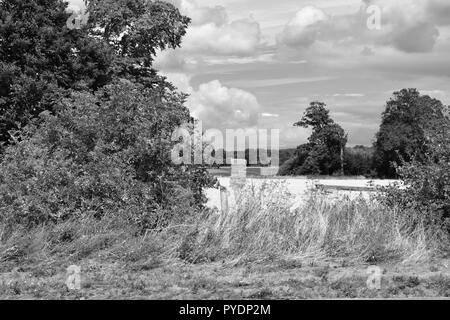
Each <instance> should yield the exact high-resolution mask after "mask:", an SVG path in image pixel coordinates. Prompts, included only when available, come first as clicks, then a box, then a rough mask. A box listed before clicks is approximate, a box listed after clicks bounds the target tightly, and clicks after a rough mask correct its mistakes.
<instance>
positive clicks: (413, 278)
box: [0, 182, 450, 299]
mask: <svg viewBox="0 0 450 320" xmlns="http://www.w3.org/2000/svg"><path fill="white" fill-rule="evenodd" d="M238 194H239V196H238V199H237V205H236V207H235V208H231V209H230V211H229V213H228V214H227V215H220V214H218V213H215V212H203V213H202V214H199V215H198V216H196V217H191V218H188V219H187V220H186V221H185V222H184V223H183V224H177V225H171V226H169V227H165V228H162V229H160V230H146V231H145V230H144V231H142V230H139V229H138V228H137V227H136V226H133V225H131V224H129V223H127V222H126V221H125V220H122V219H121V217H117V216H116V215H114V214H110V215H106V216H105V217H103V219H101V220H95V219H85V220H77V221H67V222H65V223H62V224H59V225H57V226H52V225H47V226H40V227H37V228H34V229H32V230H21V229H18V230H14V231H13V232H11V233H10V234H9V235H8V236H6V233H7V232H6V230H3V231H2V237H3V240H4V241H3V242H2V244H1V246H0V272H1V278H0V297H1V298H156V299H159V298H168V299H171V298H192V299H197V298H236V299H241V298H311V297H314V298H320V297H321V298H335V297H405V296H415V297H417V296H439V297H443V296H448V295H449V294H450V292H449V291H448V288H449V287H450V273H449V269H448V265H449V264H448V263H449V260H446V252H445V248H446V245H445V244H446V243H448V242H446V241H447V240H446V239H445V237H444V236H442V235H441V234H440V233H439V232H437V231H436V230H432V229H429V228H427V227H426V226H424V225H423V224H420V223H415V224H412V223H411V222H410V221H408V219H406V218H405V215H404V214H403V213H401V212H397V211H396V210H395V209H394V208H385V207H382V206H381V205H379V204H377V203H376V202H375V201H371V202H367V201H365V200H362V199H360V200H349V199H345V198H343V199H341V200H340V201H334V202H330V201H328V200H327V199H326V197H325V196H324V195H322V194H318V193H314V194H311V195H310V198H309V200H308V201H307V202H306V204H304V205H303V206H301V207H300V208H298V209H296V210H293V211H291V209H290V208H291V207H292V203H290V201H289V199H291V198H292V197H290V195H289V194H288V192H287V190H286V188H285V187H284V185H283V183H281V182H272V183H269V184H264V185H263V186H262V187H261V188H259V189H254V188H251V187H249V188H247V189H245V190H241V191H240V192H239V193H238ZM70 265H78V266H80V267H81V270H82V272H81V281H82V288H81V290H75V291H71V290H68V289H67V286H66V284H65V281H66V278H67V273H66V269H67V267H68V266H70ZM369 265H377V266H380V268H382V269H383V270H384V274H383V280H382V288H381V290H375V291H374V290H370V289H368V288H367V285H366V281H367V277H368V274H367V267H368V266H369Z"/></svg>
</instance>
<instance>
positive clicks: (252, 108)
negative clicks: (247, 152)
mask: <svg viewBox="0 0 450 320" xmlns="http://www.w3.org/2000/svg"><path fill="white" fill-rule="evenodd" d="M164 75H165V76H166V77H167V78H168V80H169V81H170V82H171V83H173V85H174V86H175V87H177V88H178V90H180V91H182V92H184V93H187V94H189V97H188V100H187V101H186V106H187V107H188V108H189V110H190V111H191V114H192V116H193V117H195V118H197V119H199V120H201V121H202V122H203V125H204V127H206V128H221V129H223V128H230V129H234V128H250V127H254V126H256V125H257V123H258V119H259V116H260V113H261V109H262V108H261V105H260V104H259V102H258V100H257V99H256V97H255V96H254V95H253V94H251V93H249V92H247V91H245V90H241V89H237V88H228V87H226V86H224V85H222V84H221V83H220V81H219V80H213V81H211V82H207V83H203V84H200V85H199V87H198V90H196V89H194V88H193V87H192V86H191V84H190V83H191V78H192V77H191V76H190V75H187V74H184V73H165V74H164Z"/></svg>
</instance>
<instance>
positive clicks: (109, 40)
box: [0, 0, 190, 143]
mask: <svg viewBox="0 0 450 320" xmlns="http://www.w3.org/2000/svg"><path fill="white" fill-rule="evenodd" d="M86 4H87V10H88V13H89V19H88V20H87V23H86V24H84V25H81V28H78V29H77V28H75V29H74V28H70V29H69V28H68V27H67V21H68V19H69V17H70V16H71V13H70V12H68V11H67V2H66V1H63V0H4V1H2V2H0V9H1V10H0V79H1V80H2V81H1V84H0V142H3V143H5V142H8V141H9V138H10V136H9V131H10V130H13V129H16V128H18V127H22V126H24V125H26V124H27V123H28V122H29V120H30V119H32V118H35V117H36V116H37V115H38V114H39V113H40V112H42V111H45V110H49V111H54V108H55V104H56V103H57V102H58V101H60V100H61V98H62V97H67V96H69V94H70V90H76V91H80V90H88V91H96V90H98V89H99V88H101V87H103V86H104V85H106V84H108V83H111V81H113V80H114V79H115V78H118V77H120V78H127V79H130V80H132V81H133V82H139V83H141V84H144V85H145V86H147V87H158V88H159V90H160V91H161V92H163V91H164V90H166V89H169V90H172V89H173V87H172V86H171V84H170V83H168V82H166V81H165V79H164V78H163V77H161V76H158V74H157V73H156V71H155V70H154V69H153V68H152V61H153V58H154V55H155V53H156V51H157V50H158V49H161V50H163V49H165V48H167V47H171V48H175V47H177V46H179V45H180V43H181V39H182V37H183V35H184V34H185V32H186V28H187V25H188V23H189V21H190V20H189V18H188V17H185V16H182V15H181V14H180V13H179V11H178V10H177V9H176V8H175V7H174V6H173V5H171V4H168V3H165V2H161V1H147V0H119V1H118V0H114V1H113V0H91V1H86Z"/></svg>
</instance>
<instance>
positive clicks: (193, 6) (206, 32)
mask: <svg viewBox="0 0 450 320" xmlns="http://www.w3.org/2000/svg"><path fill="white" fill-rule="evenodd" d="M171 2H172V3H173V4H174V5H175V6H177V7H178V8H179V9H180V12H181V13H182V14H184V15H186V16H188V17H190V18H191V24H190V26H189V28H188V30H187V33H186V36H185V37H184V39H183V45H182V46H183V51H184V52H189V53H196V54H202V55H236V56H250V55H253V54H255V51H256V49H257V47H258V45H259V44H260V42H261V30H260V25H259V23H258V22H257V21H255V20H253V19H252V18H247V19H240V20H234V21H229V19H228V14H227V11H226V9H225V8H224V7H223V6H203V5H199V4H198V3H197V2H196V1H195V0H172V1H171Z"/></svg>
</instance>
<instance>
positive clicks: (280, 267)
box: [0, 259, 450, 300]
mask: <svg viewBox="0 0 450 320" xmlns="http://www.w3.org/2000/svg"><path fill="white" fill-rule="evenodd" d="M99 261H102V262H99ZM68 264H69V262H68V261H67V263H65V262H63V263H61V261H59V262H57V261H47V262H45V263H41V264H37V265H28V266H27V265H24V266H21V267H13V266H12V265H5V264H1V265H0V267H1V269H2V271H1V273H0V298H1V299H194V300H196V299H238V300H240V299H311V298H315V299H317V298H318V299H322V298H327V299H329V298H331V299H333V298H345V299H348V298H394V299H399V298H400V299H403V298H430V297H434V298H449V297H450V259H449V260H440V261H435V262H433V263H426V264H397V265H380V266H379V267H380V268H381V269H380V270H381V283H380V287H379V288H369V287H368V285H367V281H368V279H369V273H368V267H369V265H354V266H350V265H348V263H347V262H345V261H332V262H327V263H320V264H314V263H311V262H310V263H305V264H304V263H302V262H301V261H294V260H292V261H275V262H268V263H260V264H255V263H251V264H238V265H233V264H231V263H225V262H215V263H208V264H197V265H192V264H187V263H184V262H181V261H171V262H162V261H156V260H152V259H150V260H148V261H140V262H137V263H127V264H125V263H117V262H114V259H89V260H84V261H81V262H80V263H79V264H78V266H80V267H81V274H80V275H81V278H80V279H81V288H80V289H79V290H77V289H74V290H69V289H68V287H67V285H66V280H67V276H68V275H67V271H66V268H67V267H68ZM8 269H12V270H9V271H7V270H8Z"/></svg>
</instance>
